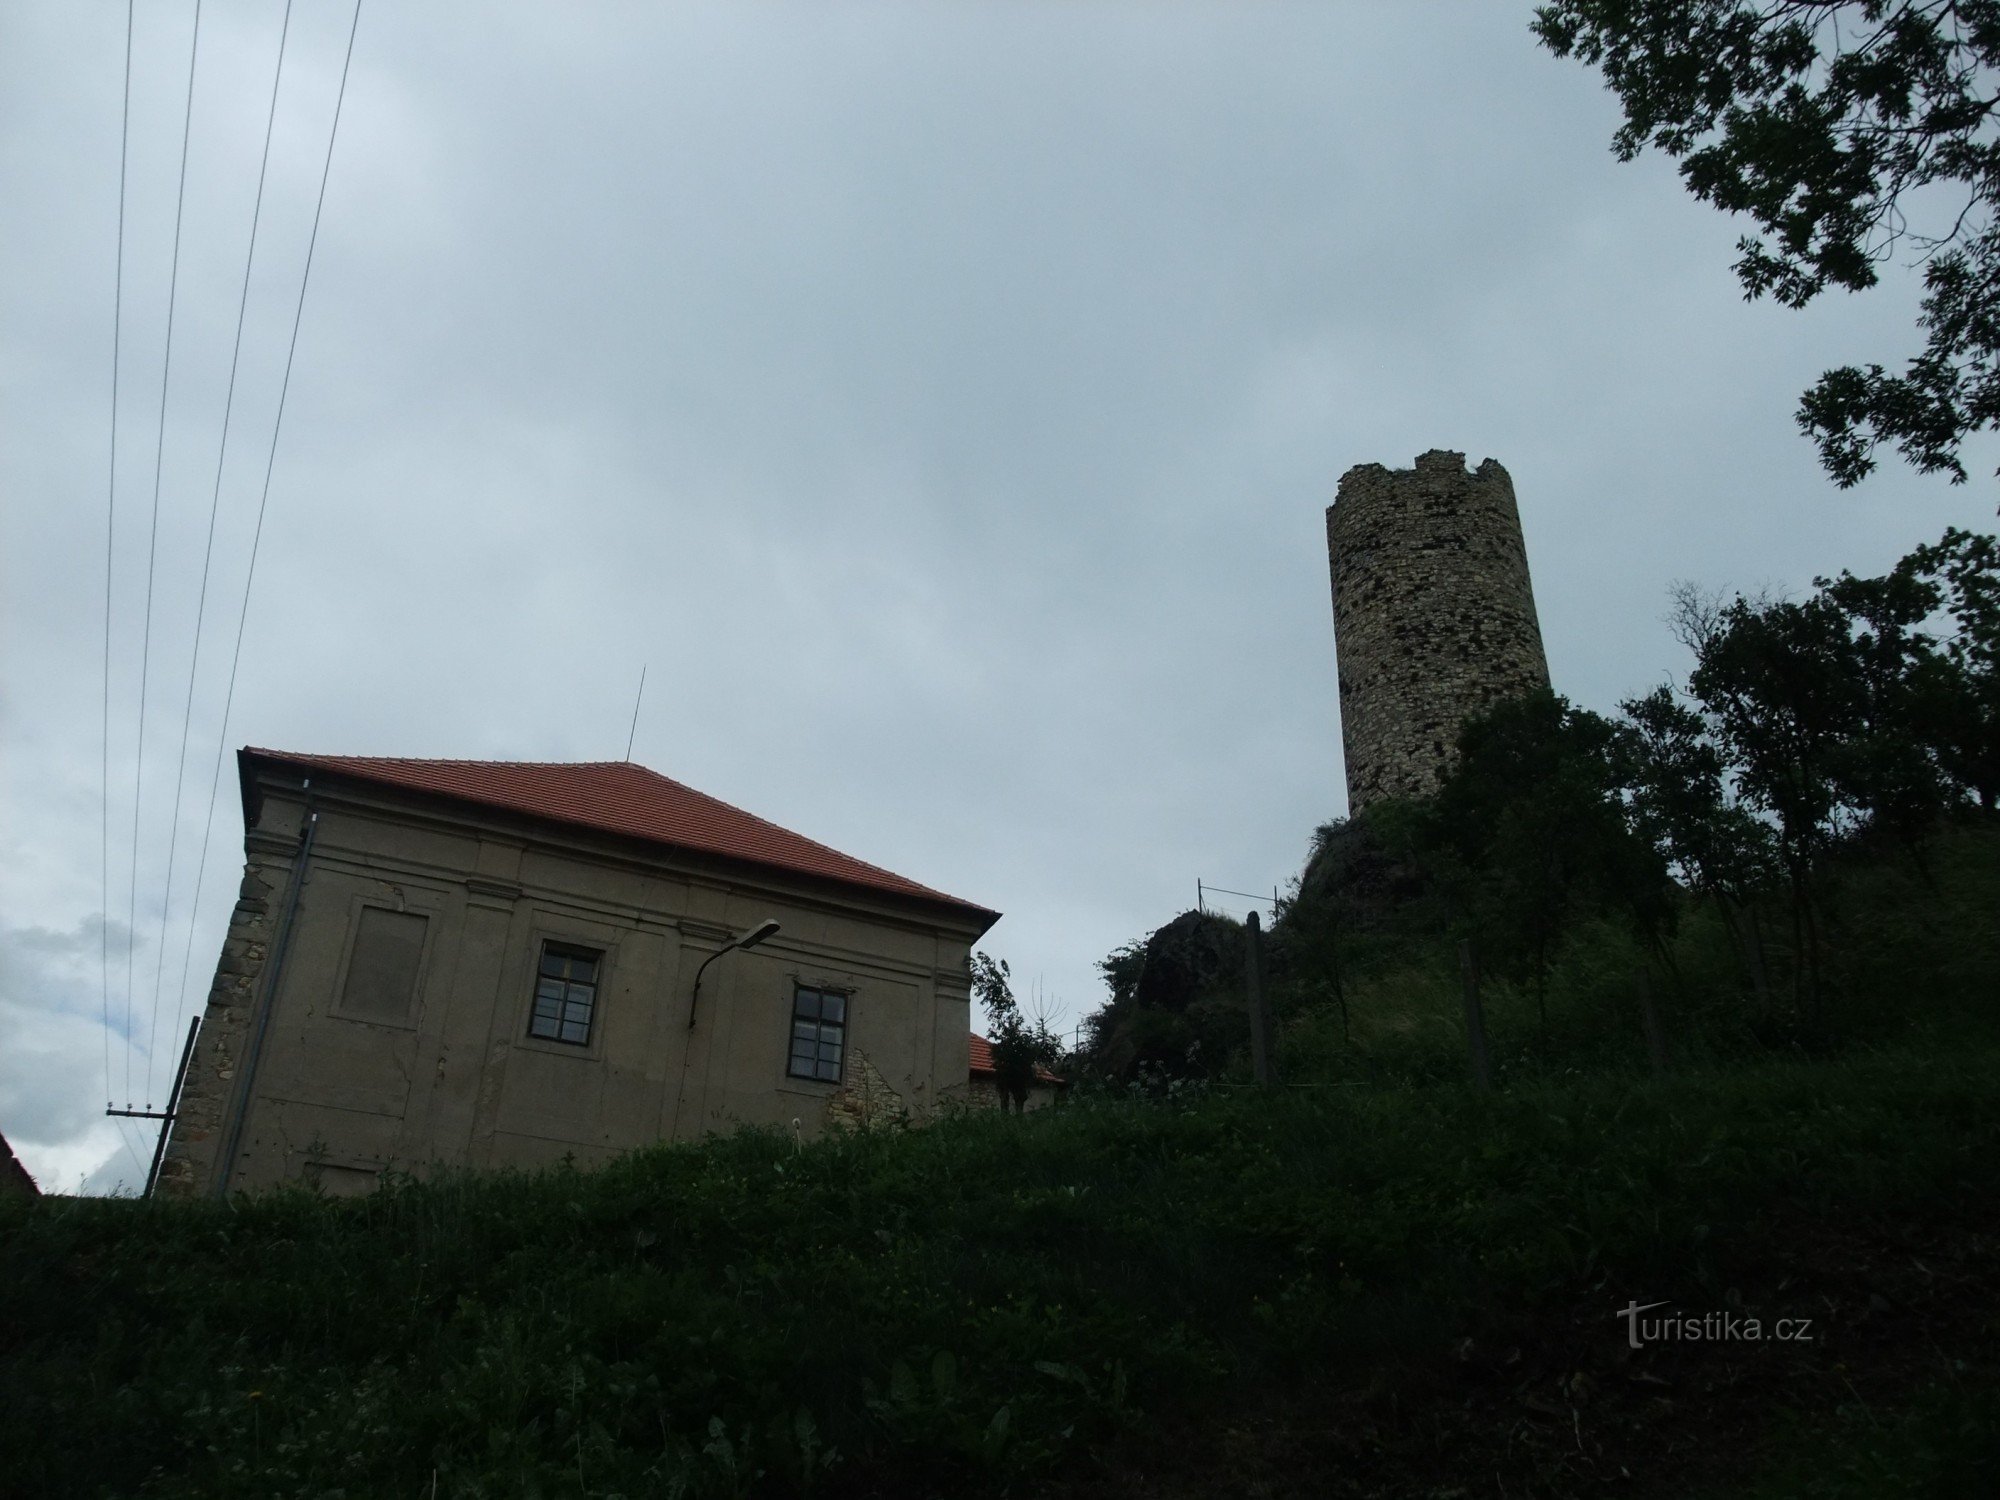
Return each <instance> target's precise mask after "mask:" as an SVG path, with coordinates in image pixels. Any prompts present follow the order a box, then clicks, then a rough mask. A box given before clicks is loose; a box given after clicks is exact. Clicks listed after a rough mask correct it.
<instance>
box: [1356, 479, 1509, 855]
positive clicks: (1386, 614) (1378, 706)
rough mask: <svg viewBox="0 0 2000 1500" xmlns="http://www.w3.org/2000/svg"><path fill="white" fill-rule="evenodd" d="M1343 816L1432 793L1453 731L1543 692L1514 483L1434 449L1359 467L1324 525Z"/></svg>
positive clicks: (1455, 733)
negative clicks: (1409, 464) (1343, 768)
mask: <svg viewBox="0 0 2000 1500" xmlns="http://www.w3.org/2000/svg"><path fill="white" fill-rule="evenodd" d="M1326 547H1327V557H1328V561H1329V562H1330V564H1331V566H1332V570H1333V630H1334V647H1335V650H1336V653H1337V655H1338V658H1339V663H1340V735H1341V741H1342V747H1343V750H1344V751H1345V758H1346V763H1347V809H1348V813H1349V815H1350V816H1351V815H1352V814H1354V813H1358V812H1360V811H1361V810H1362V808H1364V807H1366V806H1367V805H1368V804H1369V803H1370V802H1374V801H1376V800H1378V799H1380V798H1383V797H1422V796H1428V795H1429V794H1431V793H1432V792H1434V791H1436V790H1437V787H1438V784H1439V781H1440V779H1441V778H1442V775H1443V772H1444V769H1445V765H1446V762H1447V761H1448V759H1449V758H1450V756H1451V753H1452V751H1453V749H1454V747H1455V745H1456V743H1457V740H1458V729H1459V725H1460V724H1461V723H1462V722H1463V721H1464V719H1465V717H1466V716H1467V715H1468V714H1472V713H1477V712H1480V711H1481V710H1483V709H1486V708H1489V707H1491V706H1492V705H1493V704H1495V703H1498V702H1501V701H1503V700H1505V699H1507V698H1513V697H1518V696H1520V695H1521V694H1524V693H1528V692H1532V691H1533V690H1535V689H1536V688H1546V687H1547V686H1548V685H1549V667H1548V662H1547V660H1546V658H1544V656H1543V655H1542V631H1541V626H1540V625H1539V624H1537V623H1536V620H1535V596H1534V592H1533V590H1532V589H1531V587H1530V586H1529V583H1528V554H1527V550H1526V548H1525V547H1524V545H1523V544H1522V541H1521V516H1520V512H1519V511H1518V510H1517V509H1516V508H1515V505H1514V482H1513V481H1512V480H1511V479H1509V478H1508V477H1507V471H1506V470H1505V469H1503V468H1501V467H1500V465H1499V464H1497V463H1495V462H1494V461H1493V460H1492V459H1490V458H1489V459H1487V460H1486V461H1485V462H1484V463H1482V464H1481V465H1480V466H1479V468H1478V470H1477V471H1476V472H1468V471H1467V470H1466V467H1465V455H1464V454H1462V453H1447V452H1445V451H1443V450H1442V449H1432V450H1431V451H1430V452H1429V453H1426V454H1423V455H1421V456H1420V457H1419V458H1418V459H1417V466H1416V468H1414V469H1385V468H1383V467H1382V465H1380V464H1360V465H1357V466H1356V467H1354V468H1352V469H1349V470H1348V471H1347V472H1346V473H1345V474H1343V475H1342V476H1341V479H1340V490H1339V494H1338V496H1337V497H1336V498H1335V500H1334V503H1333V504H1332V505H1330V506H1328V507H1327V511H1326Z"/></svg>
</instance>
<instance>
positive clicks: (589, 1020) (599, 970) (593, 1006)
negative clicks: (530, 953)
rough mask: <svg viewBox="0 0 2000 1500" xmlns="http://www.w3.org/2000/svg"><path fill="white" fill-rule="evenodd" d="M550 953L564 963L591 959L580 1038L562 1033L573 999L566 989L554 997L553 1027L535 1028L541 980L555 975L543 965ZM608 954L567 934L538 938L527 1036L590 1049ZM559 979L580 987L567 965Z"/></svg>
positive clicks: (555, 1044) (579, 1049) (539, 1017)
mask: <svg viewBox="0 0 2000 1500" xmlns="http://www.w3.org/2000/svg"><path fill="white" fill-rule="evenodd" d="M551 953H555V954H558V955H560V956H561V957H562V959H563V960H564V961H565V965H567V964H568V963H569V962H572V961H575V960H578V959H587V960H588V961H589V963H590V979H589V982H588V983H589V997H588V1000H587V1002H586V1008H585V1010H584V1014H583V1035H582V1037H581V1038H571V1037H567V1036H564V1035H563V1031H564V1029H565V1028H566V1027H567V1026H568V1025H570V1024H571V1017H570V1015H569V1007H570V1006H571V1005H572V1004H574V1003H575V1002H574V1000H573V999H572V997H571V996H570V995H568V994H567V993H565V994H564V995H563V996H562V998H561V999H560V1000H558V1001H557V1006H558V1009H557V1011H556V1016H555V1021H554V1029H553V1031H538V1030H536V1029H535V1028H536V1027H537V1026H538V1025H539V1024H540V1023H541V1020H542V1000H543V995H542V986H543V984H544V983H546V982H548V981H550V980H553V979H557V977H558V976H556V975H552V974H550V973H549V972H548V971H547V967H546V966H547V964H548V961H549V958H550V955H551ZM609 956H610V955H609V950H608V949H604V948H594V947H591V946H590V945H588V944H586V943H579V942H576V941H574V940H572V939H569V938H562V937H540V938H538V939H537V941H536V947H535V966H534V969H533V971H532V972H531V973H530V975H529V989H528V1027H527V1040H529V1041H531V1042H538V1043H544V1044H546V1045H549V1046H552V1047H560V1048H563V1049H565V1050H566V1051H567V1050H572V1049H573V1051H574V1052H577V1053H585V1054H587V1053H590V1052H591V1051H592V1050H593V1049H594V1048H595V1046H596V1042H597V1035H598V1025H597V1022H598V1013H599V1009H600V1003H601V1001H602V999H603V994H604V965H605V960H606V958H608V957H609ZM560 982H561V983H562V984H563V985H564V986H565V989H566V990H567V989H569V988H580V987H581V982H580V981H579V980H578V979H577V978H576V976H575V975H573V974H571V973H569V972H568V971H567V968H565V972H564V973H563V974H562V975H561V976H560Z"/></svg>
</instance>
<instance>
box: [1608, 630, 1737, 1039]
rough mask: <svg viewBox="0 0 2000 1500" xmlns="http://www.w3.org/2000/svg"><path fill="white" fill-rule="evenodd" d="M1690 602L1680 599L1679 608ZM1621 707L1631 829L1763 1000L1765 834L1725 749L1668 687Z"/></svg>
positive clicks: (1621, 741) (1622, 770) (1620, 747)
mask: <svg viewBox="0 0 2000 1500" xmlns="http://www.w3.org/2000/svg"><path fill="white" fill-rule="evenodd" d="M1690 597H1692V596H1691V595H1689V594H1687V593H1685V592H1683V593H1681V594H1678V595H1677V598H1676V602H1677V605H1678V604H1680V603H1682V602H1684V601H1685V600H1687V599H1688V598H1690ZM1716 614H1717V615H1718V616H1719V614H1720V606H1718V607H1717V610H1716ZM1618 708H1619V712H1620V714H1621V715H1622V718H1623V723H1622V725H1621V728H1622V730H1623V733H1622V734H1621V735H1620V737H1619V741H1618V750H1619V755H1620V760H1621V765H1620V768H1619V770H1620V774H1619V780H1620V782H1621V783H1622V784H1623V786H1624V787H1625V789H1626V798H1627V809H1628V814H1629V816H1630V818H1631V822H1632V826H1633V829H1634V831H1635V832H1636V833H1637V834H1638V835H1639V837H1640V838H1642V839H1644V840H1645V841H1646V842H1647V843H1648V844H1649V845H1650V846H1651V847H1652V848H1654V849H1655V850H1657V851H1658V853H1659V856H1660V857H1661V858H1662V859H1663V860H1664V861H1665V862H1666V864H1667V865H1668V867H1669V868H1670V869H1672V870H1673V871H1674V872H1675V873H1676V874H1677V875H1678V876H1679V878H1680V880H1681V881H1682V882H1683V883H1684V884H1685V885H1686V886H1687V888H1688V889H1689V890H1691V891H1693V892H1694V893H1695V894H1696V895H1698V896H1707V897H1708V898H1709V899H1710V900H1711V901H1713V902H1714V903H1715V909H1716V911H1717V912H1719V913H1720V914H1721V917H1722V925H1723V928H1724V930H1725V931H1726V932H1728V934H1729V938H1730V941H1731V943H1733V944H1734V945H1735V947H1736V950H1737V953H1738V954H1739V956H1740V957H1741V958H1742V960H1743V965H1744V967H1745V969H1747V970H1748V972H1749V974H1750V984H1751V988H1752V989H1753V990H1754V991H1755V992H1756V995H1757V998H1758V999H1759V1001H1763V1000H1764V999H1766V998H1767V996H1768V988H1769V987H1768V981H1767V977H1766V972H1765V965H1764V943H1763V934H1762V932H1761V930H1760V928H1759V927H1758V925H1757V909H1756V905H1755V898H1756V893H1757V890H1758V888H1759V887H1760V886H1762V885H1763V884H1764V882H1765V881H1766V879H1767V878H1768V877H1769V875H1770V873H1771V859H1770V847H1771V832H1770V829H1769V827H1768V826H1767V825H1766V824H1765V823H1764V822H1762V821H1761V820H1760V819H1759V818H1757V817H1756V816H1755V815H1754V814H1753V813H1751V812H1750V810H1749V809H1748V808H1746V807H1744V806H1743V805H1742V804H1741V803H1740V802H1739V801H1737V799H1736V797H1735V796H1734V795H1733V793H1732V791H1731V787H1730V782H1729V778H1728V775H1727V772H1728V770H1729V766H1728V761H1727V759H1726V757H1725V755H1724V753H1723V748H1722V746H1721V745H1720V744H1718V743H1717V741H1716V738H1715V736H1714V734H1712V733H1711V732H1710V730H1709V725H1708V722H1707V720H1705V719H1704V718H1703V717H1702V715H1701V714H1699V713H1698V712H1696V711H1695V710H1694V709H1693V708H1691V707H1689V706H1688V705H1687V704H1686V703H1683V702H1682V701H1681V700H1680V699H1679V698H1677V697H1676V696H1675V694H1674V691H1673V689H1672V688H1670V687H1666V686H1664V685H1663V686H1661V687H1657V688H1655V689H1654V690H1653V691H1652V692H1650V693H1648V694H1646V695H1645V696H1644V697H1643V698H1632V699H1628V700H1627V701H1626V702H1624V703H1621V704H1619V705H1618Z"/></svg>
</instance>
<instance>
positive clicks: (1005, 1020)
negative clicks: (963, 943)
mask: <svg viewBox="0 0 2000 1500" xmlns="http://www.w3.org/2000/svg"><path fill="white" fill-rule="evenodd" d="M972 994H973V998H974V999H976V1000H977V1001H978V1002H979V1004H980V1006H981V1007H982V1008H983V1009H984V1010H985V1012H986V1029H987V1030H988V1032H990V1033H991V1035H990V1036H989V1037H988V1038H987V1040H988V1042H989V1043H990V1044H991V1045H992V1048H993V1086H994V1088H995V1089H996V1090H997V1091H998V1092H999V1095H1000V1106H1001V1108H1003V1109H1008V1108H1011V1109H1013V1110H1014V1111H1015V1112H1016V1113H1018V1112H1019V1111H1021V1110H1022V1109H1024V1108H1026V1107H1027V1102H1028V1090H1029V1089H1031V1088H1032V1087H1034V1083H1035V1070H1036V1069H1037V1068H1041V1067H1047V1066H1049V1065H1050V1064H1052V1063H1054V1062H1056V1061H1057V1060H1058V1059H1059V1058H1060V1057H1061V1056H1062V1041H1061V1039H1060V1038H1059V1037H1057V1036H1056V1034H1055V1032H1054V1031H1053V1030H1052V1029H1051V1028H1050V1026H1049V1021H1048V1017H1047V1016H1034V1017H1032V1018H1031V1017H1027V1016H1024V1015H1022V1014H1021V1005H1020V1002H1019V1001H1017V1000H1016V999H1015V998H1014V989H1013V985H1012V983H1011V979H1010V974H1009V970H1008V968H1007V960H1005V959H1004V958H1003V959H997V960H996V959H994V958H992V957H990V956H989V955H987V954H984V953H979V952H975V953H974V954H973V955H972Z"/></svg>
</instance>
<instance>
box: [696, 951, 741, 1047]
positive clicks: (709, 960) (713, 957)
mask: <svg viewBox="0 0 2000 1500" xmlns="http://www.w3.org/2000/svg"><path fill="white" fill-rule="evenodd" d="M735 946H736V945H735V944H734V943H729V944H726V945H724V946H723V947H720V948H717V949H716V950H715V951H714V952H713V953H711V954H709V955H708V957H707V958H704V959H703V960H702V961H701V967H700V968H699V969H696V970H695V971H694V994H693V995H692V996H690V997H689V999H688V1030H689V1031H693V1030H694V1014H695V1007H696V1006H697V1005H699V1004H700V1003H701V976H702V975H703V974H705V973H707V972H708V966H709V965H710V964H712V963H714V962H715V961H716V960H717V959H718V958H720V957H722V955H723V954H725V953H727V952H729V950H730V949H731V948H734V947H735Z"/></svg>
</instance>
